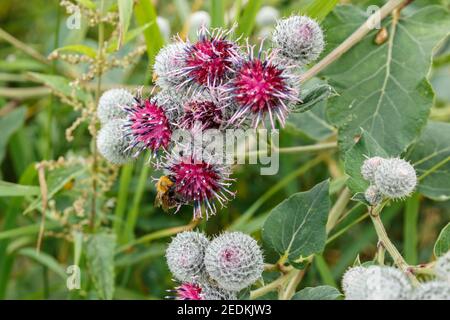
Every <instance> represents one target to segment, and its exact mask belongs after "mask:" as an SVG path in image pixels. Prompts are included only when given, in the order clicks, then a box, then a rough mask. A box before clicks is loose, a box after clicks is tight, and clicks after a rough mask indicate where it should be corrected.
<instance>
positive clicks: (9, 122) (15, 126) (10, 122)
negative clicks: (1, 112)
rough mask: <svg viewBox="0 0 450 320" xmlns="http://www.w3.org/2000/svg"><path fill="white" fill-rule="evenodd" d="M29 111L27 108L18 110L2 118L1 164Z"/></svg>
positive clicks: (0, 139)
mask: <svg viewBox="0 0 450 320" xmlns="http://www.w3.org/2000/svg"><path fill="white" fill-rule="evenodd" d="M26 112H27V109H26V108H25V107H21V108H18V109H16V110H14V111H11V112H10V113H8V114H6V115H5V116H3V117H1V118H0V128H1V132H2V133H1V134H0V163H2V161H3V158H4V157H5V152H6V146H7V145H8V141H9V139H10V138H11V136H12V135H13V134H14V133H15V132H16V131H17V130H19V129H20V128H21V127H22V126H23V124H24V122H25V115H26Z"/></svg>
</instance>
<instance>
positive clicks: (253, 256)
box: [205, 232, 264, 291]
mask: <svg viewBox="0 0 450 320" xmlns="http://www.w3.org/2000/svg"><path fill="white" fill-rule="evenodd" d="M205 266H206V271H207V272H208V274H209V275H210V277H211V278H212V279H213V280H214V281H216V282H217V284H218V285H219V286H220V287H221V288H223V289H225V290H229V291H239V290H242V289H244V288H246V287H248V286H250V285H252V284H253V283H254V282H255V281H256V280H258V279H259V278H260V277H261V274H262V272H263V269H264V261H263V256H262V252H261V249H260V247H259V246H258V243H257V242H256V240H254V239H253V238H252V237H250V236H248V235H246V234H244V233H242V232H227V233H224V234H222V235H220V236H218V237H217V238H215V239H214V240H212V241H211V243H210V244H209V246H208V247H207V249H206V252H205Z"/></svg>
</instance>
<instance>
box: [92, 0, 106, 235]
mask: <svg viewBox="0 0 450 320" xmlns="http://www.w3.org/2000/svg"><path fill="white" fill-rule="evenodd" d="M104 8H105V1H104V0H101V1H100V12H101V13H102V14H103V12H104ZM104 41H105V26H104V25H103V23H102V22H100V23H99V25H98V53H97V59H98V60H97V61H98V64H99V66H98V72H97V88H96V90H95V101H96V105H98V101H99V100H100V93H101V88H102V74H103V70H102V64H103V42H104ZM94 121H96V119H95V120H94ZM96 136H97V133H96V132H95V134H94V136H93V137H92V144H93V158H94V159H93V163H92V174H93V177H92V192H93V193H92V205H91V216H90V221H89V226H90V229H91V231H94V230H95V219H96V214H97V166H98V164H97V160H98V152H97V137H96Z"/></svg>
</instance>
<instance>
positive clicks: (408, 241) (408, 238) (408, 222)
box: [403, 192, 420, 264]
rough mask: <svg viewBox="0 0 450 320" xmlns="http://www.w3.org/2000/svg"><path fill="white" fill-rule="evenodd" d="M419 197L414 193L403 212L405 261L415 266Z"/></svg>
mask: <svg viewBox="0 0 450 320" xmlns="http://www.w3.org/2000/svg"><path fill="white" fill-rule="evenodd" d="M419 208H420V196H419V193H417V192H416V193H414V194H413V195H412V196H411V197H410V198H409V199H408V200H407V201H406V205H405V211H404V222H403V243H404V251H405V260H406V261H407V262H408V263H409V264H417V260H418V257H417V243H418V241H419V239H418V234H417V231H418V230H417V225H418V222H419Z"/></svg>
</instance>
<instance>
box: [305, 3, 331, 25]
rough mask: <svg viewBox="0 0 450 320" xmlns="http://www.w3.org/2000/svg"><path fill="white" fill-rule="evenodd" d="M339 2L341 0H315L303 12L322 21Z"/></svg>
mask: <svg viewBox="0 0 450 320" xmlns="http://www.w3.org/2000/svg"><path fill="white" fill-rule="evenodd" d="M338 3H339V0H315V1H314V2H312V3H311V4H309V5H308V6H307V7H306V8H305V9H304V10H301V13H302V14H304V15H307V16H309V17H311V18H314V19H316V20H317V21H322V20H323V19H325V17H326V16H327V15H328V14H329V13H330V12H331V11H332V10H333V8H334V7H335V6H336V5H337V4H338Z"/></svg>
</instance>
